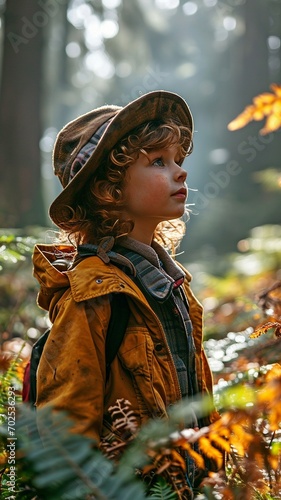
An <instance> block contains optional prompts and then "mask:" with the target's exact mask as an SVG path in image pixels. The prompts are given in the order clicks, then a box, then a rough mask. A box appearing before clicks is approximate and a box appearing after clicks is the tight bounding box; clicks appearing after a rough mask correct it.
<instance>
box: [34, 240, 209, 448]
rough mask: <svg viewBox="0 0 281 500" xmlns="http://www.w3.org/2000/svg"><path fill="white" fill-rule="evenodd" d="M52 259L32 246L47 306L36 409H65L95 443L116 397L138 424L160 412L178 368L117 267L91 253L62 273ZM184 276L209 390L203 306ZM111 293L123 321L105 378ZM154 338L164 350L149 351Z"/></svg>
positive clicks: (175, 393) (175, 387) (201, 378)
mask: <svg viewBox="0 0 281 500" xmlns="http://www.w3.org/2000/svg"><path fill="white" fill-rule="evenodd" d="M65 250H66V247H64V251H65ZM55 258H56V257H55V254H54V248H53V247H52V246H51V245H38V246H36V247H35V251H34V256H33V262H34V275H35V277H36V278H37V280H38V281H39V284H40V291H39V294H38V304H39V306H40V307H42V308H43V309H45V310H47V311H49V316H50V320H51V322H52V323H53V326H52V329H51V333H50V336H49V338H48V341H47V343H46V345H45V349H44V351H43V355H42V358H41V360H40V364H39V367H38V374H37V403H36V404H37V407H38V408H41V407H43V406H45V405H47V404H49V403H50V404H52V405H53V407H54V408H55V409H57V410H64V411H67V412H68V413H69V414H70V416H71V417H72V419H73V420H74V431H75V432H78V433H82V434H87V435H89V436H91V437H93V438H94V439H96V440H97V442H99V441H100V438H101V437H102V436H103V435H104V434H105V433H106V429H105V427H104V422H103V420H104V415H105V414H107V410H108V408H109V407H110V406H112V405H114V404H115V403H116V400H117V399H120V398H124V399H126V400H128V401H130V403H131V405H132V409H133V410H134V411H135V413H136V415H137V417H138V421H139V424H142V423H143V422H145V421H146V420H147V419H149V418H151V417H155V416H161V417H165V416H167V408H169V406H171V405H173V404H174V403H176V402H177V401H179V400H180V399H181V393H180V388H179V383H178V379H177V373H176V369H175V366H174V363H173V360H172V355H171V352H170V350H169V347H168V345H167V341H166V338H165V335H164V331H163V328H162V325H161V323H160V322H159V319H158V318H157V316H156V315H155V313H154V312H153V310H152V309H151V307H150V306H149V304H148V302H147V300H146V299H145V297H144V295H143V294H142V292H141V291H140V290H139V288H138V287H137V286H136V285H135V284H134V282H133V281H132V280H131V279H130V278H129V277H128V276H127V275H126V274H125V273H124V272H123V271H122V270H120V269H119V268H118V267H117V266H115V265H113V264H111V263H109V264H105V263H104V262H103V261H102V260H101V259H100V258H99V257H97V256H93V257H88V258H86V259H84V260H82V261H81V262H80V263H79V264H78V265H77V266H76V267H74V268H73V269H71V270H69V271H65V272H60V271H59V270H58V269H56V268H55V267H54V266H53V265H52V262H53V261H54V260H55ZM190 280H191V276H190V274H189V273H188V272H187V271H185V281H184V289H185V292H186V295H187V298H188V301H189V304H190V317H191V321H192V324H193V329H194V331H193V335H194V342H195V346H196V365H197V375H198V382H199V389H200V391H201V392H202V393H212V376H211V372H210V368H209V365H208V362H207V359H206V355H205V353H204V350H203V348H202V306H201V305H200V303H199V302H198V301H197V299H196V298H195V297H194V295H193V293H192V291H191V289H190V286H189V284H190ZM116 292H118V293H120V292H121V293H125V294H126V296H127V300H128V304H129V308H130V318H129V322H128V326H127V329H126V332H125V335H124V340H123V342H122V344H121V347H120V349H119V352H118V355H117V356H116V358H115V359H114V361H113V362H112V365H111V370H110V376H109V379H108V381H107V382H106V361H105V338H106V332H107V327H108V323H109V319H110V311H111V309H110V302H109V299H108V294H110V293H116ZM159 343H160V344H162V346H163V348H162V349H161V350H159V349H154V347H155V345H156V344H159ZM213 418H216V415H215V414H214V415H213Z"/></svg>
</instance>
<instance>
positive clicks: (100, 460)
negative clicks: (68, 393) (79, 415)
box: [1, 405, 145, 500]
mask: <svg viewBox="0 0 281 500" xmlns="http://www.w3.org/2000/svg"><path fill="white" fill-rule="evenodd" d="M37 424H38V426H39V428H40V436H39V434H38V430H37ZM3 427H4V426H2V429H1V430H2V433H3V432H4V430H3ZM70 427H71V421H70V420H69V419H68V418H67V416H66V415H65V414H63V413H60V412H56V413H54V412H52V411H51V408H47V407H46V408H43V409H42V410H40V409H39V410H37V412H34V411H33V410H31V409H30V408H29V407H28V406H26V405H21V406H20V408H19V415H18V417H17V425H16V434H17V452H18V455H19V456H23V457H24V458H23V459H21V460H20V462H22V463H21V467H22V468H24V467H25V468H28V469H30V470H31V471H32V480H31V483H32V486H33V487H35V489H36V492H37V493H38V498H40V499H41V498H42V499H46V500H49V499H50V498H52V500H81V499H85V498H88V497H89V498H90V497H91V498H92V496H93V497H94V498H95V499H96V500H110V499H114V500H118V499H119V500H124V499H126V498H127V499H128V500H129V499H131V498H134V500H144V499H145V489H144V485H143V484H142V483H141V482H140V481H139V480H138V479H137V478H136V477H134V476H132V475H131V477H130V478H129V477H128V475H127V474H122V470H118V473H117V471H116V467H115V466H114V464H113V462H110V461H109V460H108V459H106V458H105V457H104V456H103V455H102V453H101V452H100V451H99V450H97V449H95V448H94V442H93V440H91V439H90V438H87V437H85V436H81V435H76V434H73V433H71V432H70ZM7 437H8V436H7ZM41 439H42V441H43V444H42V441H41ZM22 470H23V469H22ZM18 498H21V497H18Z"/></svg>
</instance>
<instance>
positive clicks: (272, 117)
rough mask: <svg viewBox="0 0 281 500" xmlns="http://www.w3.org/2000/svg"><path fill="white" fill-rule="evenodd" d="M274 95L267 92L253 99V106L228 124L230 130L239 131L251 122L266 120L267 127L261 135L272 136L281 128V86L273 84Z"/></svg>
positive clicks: (261, 131) (262, 130)
mask: <svg viewBox="0 0 281 500" xmlns="http://www.w3.org/2000/svg"><path fill="white" fill-rule="evenodd" d="M270 89H271V90H272V93H270V92H267V93H264V94H260V95H258V96H256V97H254V98H253V104H251V105H250V106H247V107H246V108H245V109H244V111H243V112H242V113H241V114H240V115H238V116H237V118H235V119H234V120H232V121H231V122H230V123H229V124H228V129H229V130H238V129H239V128H242V127H245V125H247V124H248V123H249V122H250V121H252V120H255V121H260V120H263V119H264V118H266V124H265V126H264V127H263V128H262V129H261V130H260V134H261V135H266V134H270V132H275V130H278V129H279V128H281V85H277V84H275V83H273V84H272V85H271V86H270Z"/></svg>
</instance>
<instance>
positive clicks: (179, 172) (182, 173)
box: [176, 165, 187, 181]
mask: <svg viewBox="0 0 281 500" xmlns="http://www.w3.org/2000/svg"><path fill="white" fill-rule="evenodd" d="M176 177H177V179H180V180H183V181H185V179H186V178H187V172H186V171H185V170H184V169H183V168H182V167H180V166H179V165H177V169H176Z"/></svg>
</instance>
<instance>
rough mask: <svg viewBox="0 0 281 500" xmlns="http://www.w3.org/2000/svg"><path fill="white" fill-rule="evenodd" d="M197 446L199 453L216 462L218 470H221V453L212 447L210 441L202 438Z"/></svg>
mask: <svg viewBox="0 0 281 500" xmlns="http://www.w3.org/2000/svg"><path fill="white" fill-rule="evenodd" d="M198 444H199V449H200V451H201V453H203V455H205V456H206V457H208V458H213V459H214V460H215V461H216V463H217V465H218V468H221V467H222V463H223V456H222V453H221V452H220V451H219V450H218V449H217V448H214V446H212V444H211V442H210V440H209V439H208V438H207V437H205V436H202V437H201V438H200V439H199V441H198Z"/></svg>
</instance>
